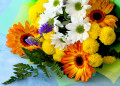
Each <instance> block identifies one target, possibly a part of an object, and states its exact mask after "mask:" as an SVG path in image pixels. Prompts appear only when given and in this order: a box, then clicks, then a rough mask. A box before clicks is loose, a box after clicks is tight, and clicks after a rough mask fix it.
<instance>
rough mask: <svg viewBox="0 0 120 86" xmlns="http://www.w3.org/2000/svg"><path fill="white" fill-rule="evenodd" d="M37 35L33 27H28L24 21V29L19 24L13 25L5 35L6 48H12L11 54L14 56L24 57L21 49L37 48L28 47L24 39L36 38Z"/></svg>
mask: <svg viewBox="0 0 120 86" xmlns="http://www.w3.org/2000/svg"><path fill="white" fill-rule="evenodd" d="M37 35H38V29H37V28H35V27H34V26H30V24H29V22H28V21H26V23H25V28H24V27H23V25H22V24H21V23H18V24H14V25H13V27H11V28H10V30H9V34H7V37H6V38H7V42H6V46H8V47H10V48H12V50H11V52H13V53H14V54H19V56H22V55H24V52H23V50H22V48H21V47H24V48H26V49H29V50H32V49H36V48H38V47H37V46H35V45H34V46H30V45H29V44H28V43H27V42H26V41H25V39H27V38H28V37H29V36H32V37H36V36H37Z"/></svg>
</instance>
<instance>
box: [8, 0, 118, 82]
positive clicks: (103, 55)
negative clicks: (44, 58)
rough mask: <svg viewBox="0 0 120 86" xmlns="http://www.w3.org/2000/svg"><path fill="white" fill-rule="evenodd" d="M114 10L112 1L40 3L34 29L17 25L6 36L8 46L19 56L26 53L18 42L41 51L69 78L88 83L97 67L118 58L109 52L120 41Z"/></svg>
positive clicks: (33, 13) (43, 0) (35, 11)
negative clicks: (58, 65)
mask: <svg viewBox="0 0 120 86" xmlns="http://www.w3.org/2000/svg"><path fill="white" fill-rule="evenodd" d="M113 8H114V4H113V3H110V0H38V2H37V3H36V5H34V6H33V7H31V8H30V11H29V19H30V21H31V22H32V26H31V27H30V26H29V24H28V22H26V27H25V28H26V29H24V27H23V26H22V25H21V24H20V23H18V25H16V24H15V25H14V26H13V27H12V28H11V29H10V30H9V34H8V35H7V38H8V41H7V46H8V47H12V48H13V49H12V50H11V51H12V52H13V53H19V54H20V56H21V55H23V53H21V52H23V51H22V50H19V49H18V48H17V49H16V48H15V46H13V45H14V44H15V43H17V44H16V47H17V46H18V45H20V47H21V46H22V47H25V48H26V47H27V49H30V50H31V48H34V49H35V48H36V47H37V48H40V49H41V50H42V51H44V52H45V53H46V54H47V55H50V56H52V57H53V59H54V61H57V62H60V63H61V64H63V66H62V68H63V71H64V73H65V74H68V77H69V78H72V77H74V76H75V81H78V80H80V79H81V81H83V82H86V81H88V79H89V78H91V77H92V73H94V72H95V69H94V68H95V67H101V66H102V64H103V63H106V64H112V63H114V62H115V60H116V58H117V57H116V58H115V57H114V55H113V54H111V51H112V50H110V49H111V46H113V45H114V44H116V39H117V38H118V37H117V35H116V29H117V24H116V22H117V21H118V18H117V17H116V15H114V12H112V10H113ZM34 27H36V28H34ZM36 29H37V31H36ZM14 33H15V34H14ZM16 33H18V34H20V35H19V36H18V35H17V34H16ZM34 35H35V36H34ZM10 37H12V39H10ZM16 38H20V41H17V39H16ZM21 40H22V41H21ZM14 41H15V42H14ZM29 47H30V48H29ZM106 49H108V50H106Z"/></svg>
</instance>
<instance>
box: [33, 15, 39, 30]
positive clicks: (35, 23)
mask: <svg viewBox="0 0 120 86" xmlns="http://www.w3.org/2000/svg"><path fill="white" fill-rule="evenodd" d="M39 20H40V17H37V19H36V20H35V22H34V23H32V25H34V26H35V27H37V28H38V29H39V23H38V21H39Z"/></svg>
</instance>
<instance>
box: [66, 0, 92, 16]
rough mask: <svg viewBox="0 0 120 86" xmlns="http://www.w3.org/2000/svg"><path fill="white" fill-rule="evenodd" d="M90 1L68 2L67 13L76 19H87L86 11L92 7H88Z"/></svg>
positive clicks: (69, 0) (72, 0) (70, 0)
mask: <svg viewBox="0 0 120 86" xmlns="http://www.w3.org/2000/svg"><path fill="white" fill-rule="evenodd" d="M88 2H89V0H68V1H67V4H66V12H67V13H68V14H69V15H70V16H71V18H74V17H78V16H81V17H85V16H86V9H89V8H91V5H88Z"/></svg>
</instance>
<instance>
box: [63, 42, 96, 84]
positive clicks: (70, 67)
mask: <svg viewBox="0 0 120 86" xmlns="http://www.w3.org/2000/svg"><path fill="white" fill-rule="evenodd" d="M67 48H68V51H64V52H65V55H64V57H63V58H62V59H61V63H62V64H64V65H63V71H64V73H65V74H68V78H72V77H74V76H75V81H78V80H79V79H81V81H83V82H87V81H88V79H89V78H92V73H93V72H95V69H94V68H92V67H91V66H90V65H89V61H88V57H89V54H88V53H85V52H84V51H83V49H82V44H81V43H80V42H79V41H78V42H76V43H75V44H74V45H72V44H71V45H70V46H67Z"/></svg>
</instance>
